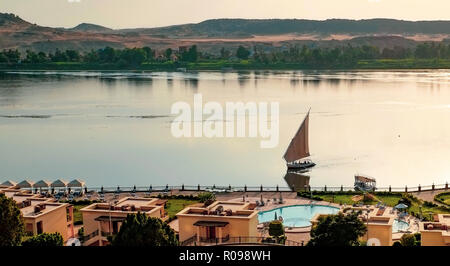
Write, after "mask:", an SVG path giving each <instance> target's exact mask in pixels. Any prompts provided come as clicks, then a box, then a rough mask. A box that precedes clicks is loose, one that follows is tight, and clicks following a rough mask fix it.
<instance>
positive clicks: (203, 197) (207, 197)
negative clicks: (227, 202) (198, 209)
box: [198, 192, 216, 206]
mask: <svg viewBox="0 0 450 266" xmlns="http://www.w3.org/2000/svg"><path fill="white" fill-rule="evenodd" d="M198 200H199V201H200V202H201V203H205V206H207V205H210V204H211V203H212V202H214V201H215V200H216V195H214V193H211V192H202V193H200V194H198ZM207 203H209V204H207Z"/></svg>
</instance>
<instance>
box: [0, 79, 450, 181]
mask: <svg viewBox="0 0 450 266" xmlns="http://www.w3.org/2000/svg"><path fill="white" fill-rule="evenodd" d="M197 93H200V94H201V95H202V97H203V102H208V101H215V102H218V103H220V104H223V105H224V106H225V102H238V101H242V102H244V103H246V102H256V103H259V102H278V103H279V108H280V116H279V119H278V122H279V145H277V146H276V147H275V148H270V149H263V148H261V147H260V142H261V138H248V137H244V138H206V137H202V138H174V137H173V136H172V134H171V121H172V120H173V119H174V118H175V116H174V115H172V114H171V106H172V104H173V103H175V102H177V101H184V102H187V103H191V104H192V102H193V96H194V94H197ZM310 107H311V114H310V121H309V129H310V131H309V144H310V152H311V158H312V160H313V161H314V162H315V163H316V164H317V166H316V167H314V168H313V169H312V170H311V171H310V172H309V173H308V176H310V179H309V181H310V184H311V185H312V186H323V185H327V186H340V185H344V186H351V185H352V184H353V176H354V174H356V173H363V174H366V175H369V176H373V177H375V178H376V179H377V183H378V185H379V186H389V185H392V186H404V185H408V186H417V185H419V184H421V185H429V184H432V183H435V184H442V183H445V182H447V181H450V178H449V176H450V71H444V70H435V71H434V70H433V71H370V72H357V71H352V72H336V71H307V72H302V71H248V72H225V73H222V72H186V73H181V72H174V73H166V72H158V73H155V72H153V73H149V72H147V73H142V72H138V73H136V72H10V73H3V74H1V75H0V181H3V180H6V179H12V180H15V181H21V180H23V179H32V180H35V181H37V180H40V179H48V180H50V181H52V180H55V179H57V178H63V179H67V180H70V179H73V178H81V179H84V180H85V181H86V183H87V185H88V186H101V185H103V186H117V185H121V186H132V185H137V186H147V185H149V184H153V185H165V184H170V185H181V184H186V185H197V184H202V185H213V184H216V185H229V184H230V185H232V186H243V185H244V184H246V185H248V186H259V185H260V184H263V185H266V186H275V185H280V186H286V182H285V180H284V175H285V173H286V166H285V163H284V161H283V159H282V155H283V153H284V152H285V149H286V147H287V145H288V144H289V141H290V139H291V138H292V137H293V135H294V134H295V132H296V130H297V128H298V126H299V125H300V123H301V121H302V120H303V118H304V116H305V114H306V112H307V111H308V109H309V108H310Z"/></svg>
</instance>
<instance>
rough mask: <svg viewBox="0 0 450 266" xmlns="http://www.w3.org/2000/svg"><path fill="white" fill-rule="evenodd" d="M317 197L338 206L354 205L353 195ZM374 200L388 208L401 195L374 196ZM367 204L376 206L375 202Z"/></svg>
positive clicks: (395, 203)
mask: <svg viewBox="0 0 450 266" xmlns="http://www.w3.org/2000/svg"><path fill="white" fill-rule="evenodd" d="M317 196H318V197H320V198H321V199H322V200H324V201H328V202H334V203H339V204H347V205H349V204H350V205H351V204H354V203H355V202H354V201H353V200H352V197H353V196H354V195H334V196H333V195H331V194H330V195H317ZM375 196H376V198H377V199H378V200H380V201H382V202H383V203H385V204H386V205H388V206H391V207H393V206H395V205H397V202H398V200H399V199H401V198H402V195H401V194H400V193H399V194H395V195H375ZM367 204H371V205H372V204H377V201H371V202H367Z"/></svg>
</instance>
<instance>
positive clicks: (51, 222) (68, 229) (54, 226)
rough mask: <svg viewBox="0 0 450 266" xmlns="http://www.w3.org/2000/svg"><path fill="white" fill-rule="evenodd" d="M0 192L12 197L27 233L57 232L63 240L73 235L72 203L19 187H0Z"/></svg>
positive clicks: (30, 234)
mask: <svg viewBox="0 0 450 266" xmlns="http://www.w3.org/2000/svg"><path fill="white" fill-rule="evenodd" d="M0 193H3V194H5V196H6V197H9V198H12V199H13V200H14V201H15V202H16V204H17V205H18V207H19V208H20V211H21V212H22V216H23V219H24V224H25V232H26V234H27V235H29V236H32V235H37V234H41V233H56V232H58V233H60V234H61V235H62V237H63V239H64V242H66V241H67V240H68V239H69V238H72V237H74V228H73V206H72V205H70V204H68V203H59V202H54V201H53V200H52V199H49V198H42V197H39V196H38V195H36V194H31V193H29V192H28V193H26V192H24V191H22V190H19V189H10V188H7V189H1V190H0Z"/></svg>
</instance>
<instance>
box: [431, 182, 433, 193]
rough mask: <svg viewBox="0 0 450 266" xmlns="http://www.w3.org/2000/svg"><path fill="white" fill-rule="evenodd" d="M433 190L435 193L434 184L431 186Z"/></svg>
mask: <svg viewBox="0 0 450 266" xmlns="http://www.w3.org/2000/svg"><path fill="white" fill-rule="evenodd" d="M431 190H433V191H434V183H433V185H431Z"/></svg>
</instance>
